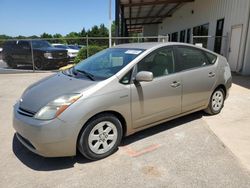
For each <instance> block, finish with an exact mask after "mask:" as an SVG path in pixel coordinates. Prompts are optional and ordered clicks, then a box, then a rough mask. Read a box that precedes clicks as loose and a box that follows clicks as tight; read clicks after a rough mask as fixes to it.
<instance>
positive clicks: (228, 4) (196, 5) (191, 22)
mask: <svg viewBox="0 0 250 188" xmlns="http://www.w3.org/2000/svg"><path fill="white" fill-rule="evenodd" d="M249 9H250V1H249V0H195V1H194V2H191V3H186V4H184V5H183V6H182V7H181V8H179V9H178V10H177V11H176V12H175V13H174V14H173V16H172V17H170V18H165V19H164V21H163V23H162V24H159V25H158V31H159V33H158V34H159V35H166V34H170V33H173V32H177V31H178V32H180V31H181V30H184V29H188V28H191V29H192V28H193V27H195V26H199V25H203V24H206V23H209V31H208V33H209V34H208V35H209V36H215V32H216V24H217V20H219V19H222V18H224V19H225V20H224V29H223V35H224V36H228V37H227V38H225V39H224V40H223V42H222V47H221V53H222V54H223V55H224V56H226V57H228V50H229V44H230V34H231V28H232V26H235V25H240V24H242V25H243V32H242V42H241V46H240V54H239V63H240V64H239V65H238V67H237V69H238V71H240V69H241V67H242V66H243V60H244V50H245V43H244V41H245V40H246V37H247V26H248V24H247V22H248V21H249V20H248V18H249ZM192 11H193V14H192ZM179 35H180V33H179ZM248 45H249V44H248ZM213 48H214V38H211V39H209V40H208V49H210V50H213ZM249 49H250V48H249ZM249 71H250V70H249Z"/></svg>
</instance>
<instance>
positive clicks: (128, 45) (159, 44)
mask: <svg viewBox="0 0 250 188" xmlns="http://www.w3.org/2000/svg"><path fill="white" fill-rule="evenodd" d="M175 45H178V46H189V47H194V48H197V49H201V50H204V51H207V52H210V53H212V54H214V55H217V56H218V55H219V54H217V53H215V52H212V51H210V50H208V49H206V48H202V47H200V46H196V45H193V44H188V43H182V42H143V43H126V44H119V45H116V46H113V47H112V48H131V49H144V50H148V49H151V48H157V47H158V48H159V47H163V46H175Z"/></svg>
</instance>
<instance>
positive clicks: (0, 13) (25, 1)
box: [0, 0, 115, 36]
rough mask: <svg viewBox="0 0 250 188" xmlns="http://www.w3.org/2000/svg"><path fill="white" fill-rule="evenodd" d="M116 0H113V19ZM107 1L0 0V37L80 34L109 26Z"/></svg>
mask: <svg viewBox="0 0 250 188" xmlns="http://www.w3.org/2000/svg"><path fill="white" fill-rule="evenodd" d="M114 12H115V0H112V19H113V20H114ZM108 13H109V0H0V35H1V34H5V35H9V36H18V35H23V36H31V35H41V34H42V33H43V32H46V33H49V34H55V33H60V34H62V35H65V34H68V33H70V32H72V31H73V32H80V31H81V30H82V28H83V27H84V28H85V29H86V30H87V29H90V28H91V27H92V26H94V25H100V24H102V23H104V24H105V25H106V26H108V24H109V14H108Z"/></svg>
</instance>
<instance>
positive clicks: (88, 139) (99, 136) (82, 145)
mask: <svg viewBox="0 0 250 188" xmlns="http://www.w3.org/2000/svg"><path fill="white" fill-rule="evenodd" d="M121 139H122V125H121V122H120V121H119V119H118V118H117V117H115V116H114V115H112V114H106V113H105V114H100V115H98V116H96V117H94V118H92V120H90V121H89V122H88V123H87V124H86V125H85V127H84V129H83V130H82V132H81V133H80V135H79V140H78V149H79V151H80V152H81V153H82V154H83V155H84V156H85V157H86V158H88V159H91V160H98V159H102V158H105V157H107V156H109V155H111V154H112V153H114V152H115V151H116V150H117V148H118V146H119V144H120V142H121Z"/></svg>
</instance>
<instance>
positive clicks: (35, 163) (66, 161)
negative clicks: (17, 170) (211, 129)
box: [12, 112, 205, 171]
mask: <svg viewBox="0 0 250 188" xmlns="http://www.w3.org/2000/svg"><path fill="white" fill-rule="evenodd" d="M203 115H205V113H203V112H196V113H193V114H190V115H187V116H184V117H181V118H178V119H175V120H172V121H169V122H166V123H163V124H160V125H157V126H154V127H152V128H149V129H146V130H143V131H140V132H138V133H135V134H133V135H131V136H129V137H126V138H124V139H123V141H122V143H121V146H125V145H129V144H131V143H133V142H136V141H138V140H142V139H144V138H146V137H149V136H152V135H156V134H158V133H160V132H163V131H167V130H169V129H172V128H174V127H177V126H189V125H188V124H187V123H188V122H190V121H193V120H196V119H200V118H201V117H202V116H203ZM12 150H13V152H14V154H15V155H16V157H17V158H18V159H19V160H20V161H21V162H22V163H23V164H24V165H26V166H27V167H29V168H31V169H33V170H37V171H52V170H61V169H67V168H72V167H74V164H75V163H80V164H84V163H90V162H92V161H90V160H87V159H86V158H84V157H83V156H82V155H81V154H80V153H77V155H76V156H74V157H57V158H44V157H41V156H39V155H36V154H34V153H32V152H30V151H29V150H28V149H26V148H25V147H24V146H23V145H22V144H21V143H20V142H19V140H18V139H17V138H16V136H14V137H13V142H12Z"/></svg>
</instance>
